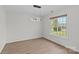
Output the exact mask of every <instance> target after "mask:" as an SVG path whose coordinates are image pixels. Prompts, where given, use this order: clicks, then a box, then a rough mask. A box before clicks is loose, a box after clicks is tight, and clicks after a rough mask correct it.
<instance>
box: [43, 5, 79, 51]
mask: <svg viewBox="0 0 79 59" xmlns="http://www.w3.org/2000/svg"><path fill="white" fill-rule="evenodd" d="M62 14H67V15H68V24H67V26H68V28H67V30H68V38H61V37H57V36H54V35H50V28H51V27H50V19H49V17H50V16H47V17H45V18H44V20H43V22H44V27H43V29H44V30H43V31H44V33H43V35H44V37H45V38H48V39H49V40H52V41H55V42H57V43H59V44H61V45H63V46H66V47H68V48H71V49H74V50H76V51H79V36H78V35H79V28H78V25H79V6H68V7H66V8H65V9H62V10H61V11H59V12H58V13H54V14H52V15H51V16H57V15H62Z"/></svg>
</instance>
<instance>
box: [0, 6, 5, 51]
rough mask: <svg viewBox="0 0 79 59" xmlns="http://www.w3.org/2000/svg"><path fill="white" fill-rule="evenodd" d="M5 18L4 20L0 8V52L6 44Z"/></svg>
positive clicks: (0, 7) (0, 8)
mask: <svg viewBox="0 0 79 59" xmlns="http://www.w3.org/2000/svg"><path fill="white" fill-rule="evenodd" d="M5 18H6V16H5V12H4V10H3V8H2V6H0V52H1V50H2V49H3V47H4V45H5V43H6V19H5Z"/></svg>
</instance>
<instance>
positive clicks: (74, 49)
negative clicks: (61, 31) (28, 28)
mask: <svg viewBox="0 0 79 59" xmlns="http://www.w3.org/2000/svg"><path fill="white" fill-rule="evenodd" d="M44 38H46V39H48V40H50V41H52V42H55V43H58V42H56V41H55V40H51V39H50V38H48V37H44ZM58 44H59V45H62V46H64V47H65V48H69V49H71V50H73V51H76V52H79V50H78V49H77V48H76V47H74V46H67V45H64V44H60V43H58Z"/></svg>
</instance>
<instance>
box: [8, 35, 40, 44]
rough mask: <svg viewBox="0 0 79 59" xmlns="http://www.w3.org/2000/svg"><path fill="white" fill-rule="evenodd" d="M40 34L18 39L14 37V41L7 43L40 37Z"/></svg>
mask: <svg viewBox="0 0 79 59" xmlns="http://www.w3.org/2000/svg"><path fill="white" fill-rule="evenodd" d="M40 37H41V36H33V37H29V38H27V37H26V38H20V39H16V40H14V41H8V42H7V43H13V42H17V41H23V40H31V39H36V38H40Z"/></svg>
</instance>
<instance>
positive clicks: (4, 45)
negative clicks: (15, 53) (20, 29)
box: [0, 43, 6, 53]
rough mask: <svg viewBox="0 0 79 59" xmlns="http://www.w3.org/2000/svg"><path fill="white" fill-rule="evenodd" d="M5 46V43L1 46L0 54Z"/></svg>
mask: <svg viewBox="0 0 79 59" xmlns="http://www.w3.org/2000/svg"><path fill="white" fill-rule="evenodd" d="M5 45H6V43H4V44H2V46H0V53H1V52H2V50H3V48H4V46H5Z"/></svg>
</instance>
